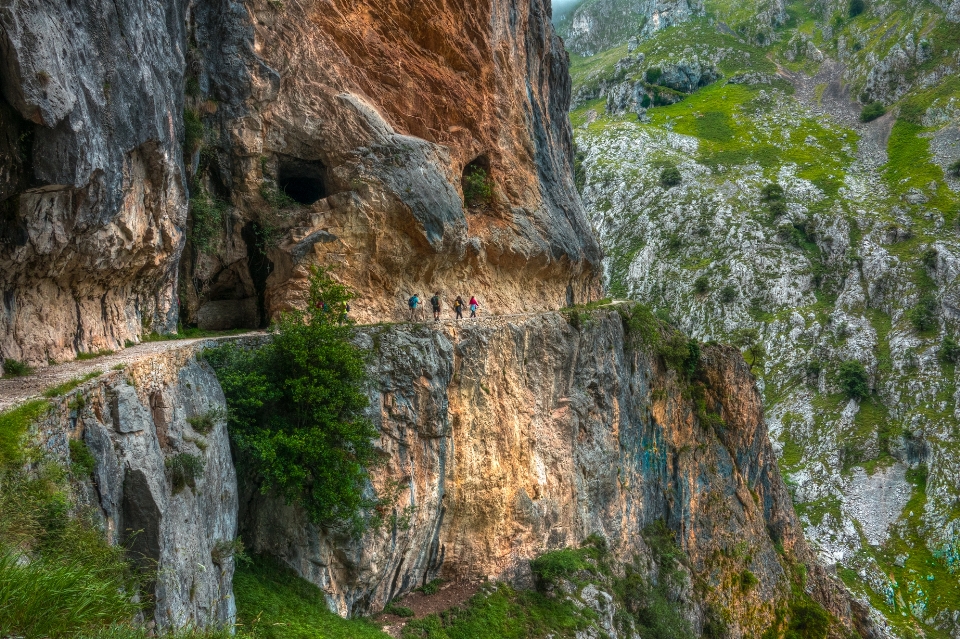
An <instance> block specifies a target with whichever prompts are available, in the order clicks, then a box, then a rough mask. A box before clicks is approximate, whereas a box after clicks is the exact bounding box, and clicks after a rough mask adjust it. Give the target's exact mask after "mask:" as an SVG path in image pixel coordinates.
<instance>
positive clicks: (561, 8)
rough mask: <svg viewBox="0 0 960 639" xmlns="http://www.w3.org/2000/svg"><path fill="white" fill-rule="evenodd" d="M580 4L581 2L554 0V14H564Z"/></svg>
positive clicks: (577, 0) (576, 0)
mask: <svg viewBox="0 0 960 639" xmlns="http://www.w3.org/2000/svg"><path fill="white" fill-rule="evenodd" d="M578 2H580V0H553V14H554V15H558V14H561V13H564V12H565V11H566V10H567V9H569V8H570V7H572V6H573V5H575V4H577V3H578Z"/></svg>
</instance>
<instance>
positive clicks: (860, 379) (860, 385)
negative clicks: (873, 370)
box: [838, 360, 870, 400]
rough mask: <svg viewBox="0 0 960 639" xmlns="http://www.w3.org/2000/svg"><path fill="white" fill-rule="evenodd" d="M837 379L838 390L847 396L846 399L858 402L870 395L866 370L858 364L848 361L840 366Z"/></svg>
mask: <svg viewBox="0 0 960 639" xmlns="http://www.w3.org/2000/svg"><path fill="white" fill-rule="evenodd" d="M838 377H839V379H840V388H842V389H843V392H844V393H846V394H847V397H849V398H851V399H858V400H859V399H864V398H865V397H868V396H869V395H870V386H869V384H868V378H867V369H865V368H864V367H863V364H861V363H860V362H858V361H856V360H850V361H848V362H844V363H842V364H840V371H839V373H838Z"/></svg>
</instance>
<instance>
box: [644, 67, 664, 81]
mask: <svg viewBox="0 0 960 639" xmlns="http://www.w3.org/2000/svg"><path fill="white" fill-rule="evenodd" d="M644 75H645V77H646V79H647V82H649V83H650V84H656V83H657V82H659V81H660V78H661V77H662V76H663V69H661V68H660V67H650V68H649V69H647V72H646V73H645V74H644Z"/></svg>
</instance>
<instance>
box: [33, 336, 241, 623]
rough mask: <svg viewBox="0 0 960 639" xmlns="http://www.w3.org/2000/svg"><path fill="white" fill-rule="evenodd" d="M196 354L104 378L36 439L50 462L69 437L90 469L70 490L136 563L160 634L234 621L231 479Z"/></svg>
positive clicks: (214, 393)
mask: <svg viewBox="0 0 960 639" xmlns="http://www.w3.org/2000/svg"><path fill="white" fill-rule="evenodd" d="M193 354H194V351H193V349H191V348H184V349H180V350H176V351H173V352H171V353H167V354H162V355H156V356H153V357H149V358H146V359H143V360H139V361H137V362H136V363H134V364H131V365H130V366H129V367H128V368H127V369H126V370H124V371H122V372H110V373H106V374H104V375H102V376H101V377H99V378H97V379H96V380H95V381H91V382H88V383H87V384H85V385H83V386H81V387H80V388H79V389H78V390H77V391H75V392H73V393H71V394H70V395H68V396H66V397H63V398H61V399H59V400H56V401H55V405H54V408H53V410H52V411H51V413H50V415H49V416H47V417H46V418H45V420H44V421H43V422H42V423H41V424H40V425H39V427H38V429H37V431H38V436H39V439H40V442H39V443H40V444H41V446H42V447H43V448H44V449H45V450H47V451H48V452H49V453H50V454H51V455H52V456H56V457H59V458H60V459H62V460H64V461H69V459H70V447H69V446H68V445H67V443H68V441H69V440H70V439H78V440H81V441H83V442H84V443H85V444H86V447H87V449H88V450H89V451H90V453H91V454H92V456H93V458H94V459H95V460H96V466H95V468H94V470H93V474H92V476H91V477H89V478H87V479H86V480H84V482H83V483H82V484H81V485H79V486H78V487H77V491H76V492H77V496H78V498H79V503H80V504H81V505H86V506H89V507H90V508H91V509H92V511H93V512H94V513H96V515H97V516H98V519H99V522H100V525H101V527H102V529H103V531H104V533H105V535H106V537H107V540H108V541H109V542H110V543H114V544H122V545H124V546H125V547H126V548H127V549H128V551H129V553H130V556H131V558H132V559H134V560H135V561H136V562H138V564H139V571H140V576H141V586H142V588H143V593H142V594H143V596H144V598H145V600H146V601H147V602H148V605H147V610H146V616H147V618H148V619H151V620H152V621H153V622H154V623H155V624H156V625H157V626H158V627H159V628H163V629H176V628H184V627H188V626H189V627H208V626H215V627H220V626H225V625H229V624H231V623H232V622H233V621H234V618H235V616H236V606H235V604H234V600H233V571H234V559H233V553H234V551H235V550H236V548H237V546H236V544H235V539H236V537H237V480H236V473H235V471H234V466H233V461H232V459H231V456H230V443H229V439H228V437H227V429H226V420H225V419H224V416H225V400H224V397H223V391H222V390H221V389H220V385H219V383H218V382H217V378H216V376H215V375H214V374H213V372H212V371H211V370H210V369H209V367H207V366H205V365H201V364H199V363H197V361H196V360H195V359H194V357H193Z"/></svg>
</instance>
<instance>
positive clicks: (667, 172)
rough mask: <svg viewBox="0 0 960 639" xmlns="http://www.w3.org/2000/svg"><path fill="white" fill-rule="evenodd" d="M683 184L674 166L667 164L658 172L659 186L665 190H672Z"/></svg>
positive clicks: (678, 171)
mask: <svg viewBox="0 0 960 639" xmlns="http://www.w3.org/2000/svg"><path fill="white" fill-rule="evenodd" d="M681 182H683V176H682V175H681V174H680V169H678V168H677V165H676V164H668V165H666V166H665V167H663V170H662V171H660V184H661V186H663V188H665V189H669V188H672V187H674V186H677V185H678V184H680V183H681Z"/></svg>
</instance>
